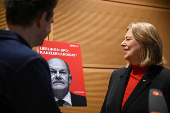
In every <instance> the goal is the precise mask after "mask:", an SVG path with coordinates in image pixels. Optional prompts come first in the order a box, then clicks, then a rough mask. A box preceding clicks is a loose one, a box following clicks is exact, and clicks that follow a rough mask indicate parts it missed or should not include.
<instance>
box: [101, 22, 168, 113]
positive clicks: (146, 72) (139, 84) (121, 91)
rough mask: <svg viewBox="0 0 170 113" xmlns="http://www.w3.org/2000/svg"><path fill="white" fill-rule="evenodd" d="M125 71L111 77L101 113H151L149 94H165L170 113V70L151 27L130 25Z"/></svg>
mask: <svg viewBox="0 0 170 113" xmlns="http://www.w3.org/2000/svg"><path fill="white" fill-rule="evenodd" d="M121 46H122V47H123V49H124V54H125V56H124V59H125V60H127V61H128V64H127V66H126V67H123V68H120V69H118V70H116V71H114V72H113V73H112V75H111V78H110V82H109V87H108V91H107V94H106V97H105V100H104V103H103V106H102V109H101V112H100V113H149V104H148V103H149V102H148V101H149V91H150V89H158V90H160V91H162V92H163V95H164V98H165V100H166V103H167V106H168V109H169V110H170V70H169V69H167V68H165V67H163V66H164V64H165V61H164V58H163V55H162V41H161V39H160V37H159V34H158V32H157V30H156V29H155V27H154V26H153V25H151V24H149V23H145V22H137V23H131V24H130V25H129V26H128V28H127V32H126V35H125V39H124V41H123V42H122V43H121Z"/></svg>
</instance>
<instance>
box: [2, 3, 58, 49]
mask: <svg viewBox="0 0 170 113" xmlns="http://www.w3.org/2000/svg"><path fill="white" fill-rule="evenodd" d="M57 2H58V0H4V5H5V8H6V21H7V24H8V27H9V29H10V30H11V31H13V32H15V33H17V34H19V35H20V36H21V37H23V38H24V39H25V40H26V41H27V42H28V43H29V44H30V46H31V47H35V46H40V45H42V44H43V41H44V39H45V38H46V37H47V36H48V34H49V33H50V32H51V23H53V22H54V20H53V9H54V7H55V6H56V4H57Z"/></svg>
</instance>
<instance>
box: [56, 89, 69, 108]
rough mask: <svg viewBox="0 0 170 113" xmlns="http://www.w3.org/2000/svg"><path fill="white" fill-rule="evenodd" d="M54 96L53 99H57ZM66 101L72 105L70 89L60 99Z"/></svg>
mask: <svg viewBox="0 0 170 113" xmlns="http://www.w3.org/2000/svg"><path fill="white" fill-rule="evenodd" d="M54 98H55V101H58V100H59V99H58V98H56V97H54ZM62 100H64V101H66V102H68V103H69V104H70V105H71V106H72V102H71V94H70V91H69V92H68V93H67V95H66V96H65V97H64V98H63V99H62Z"/></svg>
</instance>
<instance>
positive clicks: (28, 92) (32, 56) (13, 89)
mask: <svg viewBox="0 0 170 113" xmlns="http://www.w3.org/2000/svg"><path fill="white" fill-rule="evenodd" d="M0 54H1V55H0V106H1V109H0V111H1V113H6V112H12V113H15V112H16V113H26V112H28V113H39V112H41V113H60V111H59V109H58V107H57V105H56V104H55V101H54V98H53V93H52V89H51V79H50V72H49V69H48V65H47V63H46V61H45V60H44V59H43V58H42V57H41V56H40V55H39V54H38V53H36V52H35V51H32V49H31V47H30V46H29V44H28V43H27V42H26V41H25V40H24V39H23V38H22V37H20V36H19V35H17V34H16V33H14V32H11V31H6V30H0ZM50 110H51V111H50Z"/></svg>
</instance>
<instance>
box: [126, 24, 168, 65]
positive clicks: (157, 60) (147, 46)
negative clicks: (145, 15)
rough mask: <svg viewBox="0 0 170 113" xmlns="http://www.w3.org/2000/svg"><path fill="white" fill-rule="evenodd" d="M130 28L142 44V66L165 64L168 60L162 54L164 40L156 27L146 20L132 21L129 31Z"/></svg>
mask: <svg viewBox="0 0 170 113" xmlns="http://www.w3.org/2000/svg"><path fill="white" fill-rule="evenodd" d="M130 28H132V34H133V36H134V38H135V39H136V40H137V41H138V42H139V44H140V45H141V54H140V59H141V63H140V66H141V67H150V66H164V64H165V63H166V61H165V59H164V57H163V54H162V41H161V38H160V36H159V34H158V32H157V30H156V28H155V27H154V26H153V25H152V24H150V23H146V22H136V23H131V24H129V26H128V27H127V31H128V30H129V29H130Z"/></svg>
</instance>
